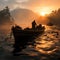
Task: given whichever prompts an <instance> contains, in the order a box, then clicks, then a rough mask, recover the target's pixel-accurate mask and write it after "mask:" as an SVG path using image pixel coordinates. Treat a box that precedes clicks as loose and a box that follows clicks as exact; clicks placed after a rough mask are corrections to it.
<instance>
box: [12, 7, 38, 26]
mask: <svg viewBox="0 0 60 60" xmlns="http://www.w3.org/2000/svg"><path fill="white" fill-rule="evenodd" d="M11 15H12V16H13V18H14V20H15V22H16V24H18V25H20V26H22V27H29V26H31V22H32V21H33V20H34V19H37V18H38V17H39V15H38V14H36V13H34V12H33V11H31V10H28V9H22V8H16V9H15V10H13V11H11ZM36 21H37V20H36Z"/></svg>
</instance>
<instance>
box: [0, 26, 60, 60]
mask: <svg viewBox="0 0 60 60" xmlns="http://www.w3.org/2000/svg"><path fill="white" fill-rule="evenodd" d="M35 42H36V43H35V46H32V45H29V46H27V47H26V49H24V50H23V51H22V52H21V53H23V54H22V55H20V56H16V57H14V56H13V55H12V54H11V52H12V50H13V44H14V38H13V36H12V38H11V39H10V37H9V34H5V35H4V34H3V33H1V34H0V60H59V59H60V30H59V29H57V28H56V27H48V26H46V31H45V33H44V34H42V35H41V36H39V37H38V38H37V39H35Z"/></svg>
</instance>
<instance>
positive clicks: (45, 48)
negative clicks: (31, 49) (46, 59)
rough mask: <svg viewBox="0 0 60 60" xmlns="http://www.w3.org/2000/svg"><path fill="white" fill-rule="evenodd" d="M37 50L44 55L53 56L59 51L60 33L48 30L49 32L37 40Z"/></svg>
mask: <svg viewBox="0 0 60 60" xmlns="http://www.w3.org/2000/svg"><path fill="white" fill-rule="evenodd" d="M36 49H37V50H38V51H39V52H40V53H43V54H53V53H55V52H56V51H59V50H60V31H59V30H53V29H51V28H48V30H46V32H45V33H44V34H43V35H42V36H41V37H39V38H38V39H37V40H36Z"/></svg>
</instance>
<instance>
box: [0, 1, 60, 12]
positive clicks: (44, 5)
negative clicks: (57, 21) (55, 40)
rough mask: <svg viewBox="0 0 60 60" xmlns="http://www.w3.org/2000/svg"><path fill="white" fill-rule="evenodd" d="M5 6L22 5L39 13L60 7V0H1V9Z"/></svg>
mask: <svg viewBox="0 0 60 60" xmlns="http://www.w3.org/2000/svg"><path fill="white" fill-rule="evenodd" d="M5 6H9V8H10V9H15V8H17V7H22V8H28V9H31V10H33V11H35V12H38V13H40V12H42V11H45V12H47V13H49V12H50V11H52V10H55V9H58V8H60V0H0V9H1V8H4V7H5Z"/></svg>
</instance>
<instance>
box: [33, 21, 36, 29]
mask: <svg viewBox="0 0 60 60" xmlns="http://www.w3.org/2000/svg"><path fill="white" fill-rule="evenodd" d="M36 25H37V24H36V22H35V20H34V21H33V22H32V29H35V28H36Z"/></svg>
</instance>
